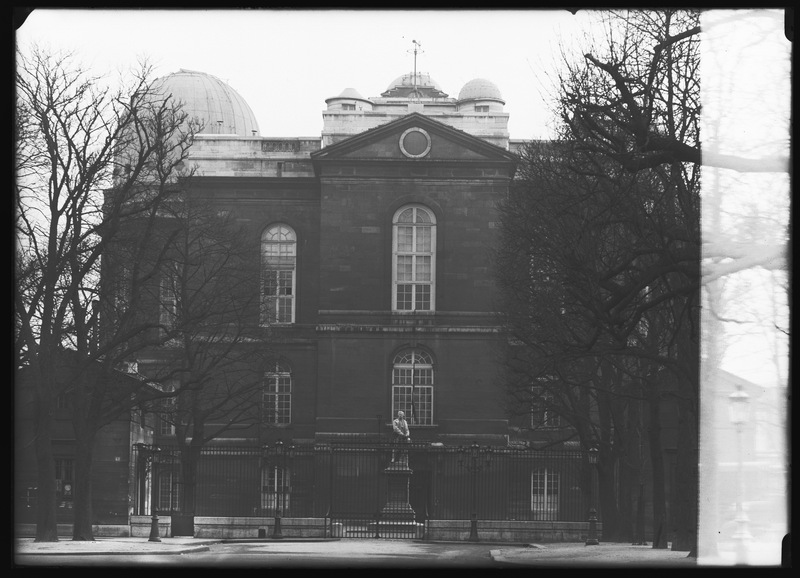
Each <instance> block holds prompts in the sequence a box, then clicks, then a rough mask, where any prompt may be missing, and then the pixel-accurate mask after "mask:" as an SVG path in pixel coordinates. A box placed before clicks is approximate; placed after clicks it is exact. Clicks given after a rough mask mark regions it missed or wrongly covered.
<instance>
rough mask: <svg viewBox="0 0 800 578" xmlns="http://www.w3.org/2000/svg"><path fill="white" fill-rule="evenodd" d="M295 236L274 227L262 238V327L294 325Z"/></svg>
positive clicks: (286, 226)
mask: <svg viewBox="0 0 800 578" xmlns="http://www.w3.org/2000/svg"><path fill="white" fill-rule="evenodd" d="M296 268H297V235H295V232H294V230H293V229H292V228H291V227H289V226H288V225H282V224H281V225H273V226H271V227H269V228H268V229H266V230H265V231H264V233H263V234H262V235H261V324H262V325H272V324H275V323H294V311H295V300H294V295H295V277H296Z"/></svg>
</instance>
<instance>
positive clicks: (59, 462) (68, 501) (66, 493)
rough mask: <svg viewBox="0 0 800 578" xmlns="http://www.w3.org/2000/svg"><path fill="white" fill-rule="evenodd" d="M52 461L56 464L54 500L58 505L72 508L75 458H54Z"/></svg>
mask: <svg viewBox="0 0 800 578" xmlns="http://www.w3.org/2000/svg"><path fill="white" fill-rule="evenodd" d="M54 461H55V466H56V493H57V494H56V500H57V501H58V507H60V508H72V498H73V496H74V491H73V487H74V486H73V480H74V479H75V460H73V459H72V458H55V460H54Z"/></svg>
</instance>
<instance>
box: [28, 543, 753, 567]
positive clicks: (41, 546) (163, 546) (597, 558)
mask: <svg viewBox="0 0 800 578" xmlns="http://www.w3.org/2000/svg"><path fill="white" fill-rule="evenodd" d="M220 542H225V543H226V544H227V543H233V542H249V543H264V544H270V543H271V544H280V546H281V550H283V551H292V552H295V553H296V554H302V553H303V552H307V553H308V554H309V555H311V554H313V555H315V556H326V555H328V554H329V555H330V556H331V557H333V556H337V557H340V556H342V555H347V556H350V557H358V556H359V555H363V556H374V555H376V554H387V553H392V552H394V551H397V552H400V551H401V550H402V551H403V552H408V551H409V549H411V550H413V548H415V547H418V548H424V547H426V546H430V545H432V544H437V545H439V546H441V547H442V552H444V553H446V552H447V551H448V549H451V548H458V547H459V545H460V546H464V545H466V543H464V542H460V543H449V544H450V546H449V547H448V543H441V542H436V543H431V542H423V541H416V540H415V541H410V540H355V539H347V540H338V539H334V540H321V539H308V540H302V539H292V538H289V539H284V540H268V539H267V540H263V539H260V540H219V539H208V540H206V539H200V538H191V537H187V538H162V539H161V541H160V542H150V541H149V540H148V539H147V538H98V539H96V540H95V541H93V542H73V541H72V540H69V539H62V540H60V541H58V542H35V541H34V540H33V538H20V539H17V540H16V545H15V553H16V555H17V556H27V555H33V556H75V555H80V556H92V555H96V556H101V555H105V556H108V555H115V554H118V555H127V556H131V555H136V554H146V555H177V554H189V553H192V552H207V551H208V550H209V549H210V547H211V545H212V544H216V543H220ZM480 545H481V546H484V547H485V548H486V549H487V550H488V552H489V556H490V558H491V560H492V562H493V563H494V564H495V565H497V566H538V567H553V566H560V567H565V566H567V567H580V566H583V567H609V566H619V567H622V566H624V567H626V568H630V567H636V566H638V567H642V568H656V567H676V568H689V567H698V564H697V561H696V559H694V558H690V557H688V556H687V553H686V552H674V551H672V550H667V549H664V550H654V549H653V548H652V547H651V546H633V545H630V544H622V543H600V544H599V545H596V546H586V545H585V544H584V543H582V542H577V543H551V544H500V543H480ZM54 560H55V559H54ZM733 562H734V560H733V557H732V554H730V555H726V554H725V553H723V554H722V555H721V556H720V558H719V559H718V560H716V561H709V562H708V563H707V564H705V565H711V566H727V565H731V564H733ZM754 563H755V564H757V563H758V562H757V561H756V562H754Z"/></svg>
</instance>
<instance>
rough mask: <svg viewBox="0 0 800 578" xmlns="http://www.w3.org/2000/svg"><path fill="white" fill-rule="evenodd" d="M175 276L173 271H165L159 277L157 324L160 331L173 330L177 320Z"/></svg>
mask: <svg viewBox="0 0 800 578" xmlns="http://www.w3.org/2000/svg"><path fill="white" fill-rule="evenodd" d="M176 281H177V275H176V274H175V273H174V272H173V271H165V272H164V274H163V275H162V276H161V291H160V300H161V313H160V316H159V323H160V324H161V326H162V328H163V329H162V330H164V331H169V330H171V329H175V325H176V322H177V319H178V293H177V290H176V285H175V283H176Z"/></svg>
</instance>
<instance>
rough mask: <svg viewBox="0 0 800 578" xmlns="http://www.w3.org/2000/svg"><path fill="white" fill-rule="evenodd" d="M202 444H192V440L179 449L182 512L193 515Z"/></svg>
mask: <svg viewBox="0 0 800 578" xmlns="http://www.w3.org/2000/svg"><path fill="white" fill-rule="evenodd" d="M201 448H202V446H196V445H194V440H192V442H191V443H190V444H189V445H188V446H184V447H183V448H182V451H181V454H182V455H181V482H182V485H183V490H184V491H183V503H182V508H181V513H182V514H189V515H194V513H195V508H196V505H197V465H198V461H199V458H200V450H201Z"/></svg>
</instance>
